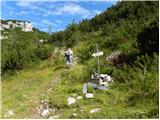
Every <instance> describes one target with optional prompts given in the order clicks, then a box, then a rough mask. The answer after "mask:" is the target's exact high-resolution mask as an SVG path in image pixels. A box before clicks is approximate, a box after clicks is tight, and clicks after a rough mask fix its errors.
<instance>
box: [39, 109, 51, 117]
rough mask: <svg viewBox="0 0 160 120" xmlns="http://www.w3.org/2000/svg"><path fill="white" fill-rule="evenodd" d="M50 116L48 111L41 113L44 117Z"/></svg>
mask: <svg viewBox="0 0 160 120" xmlns="http://www.w3.org/2000/svg"><path fill="white" fill-rule="evenodd" d="M48 114H49V110H48V109H45V110H43V111H42V113H41V115H42V116H47V115H48Z"/></svg>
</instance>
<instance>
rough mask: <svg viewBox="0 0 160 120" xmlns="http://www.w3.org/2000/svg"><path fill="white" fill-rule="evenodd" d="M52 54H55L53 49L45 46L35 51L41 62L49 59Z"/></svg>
mask: <svg viewBox="0 0 160 120" xmlns="http://www.w3.org/2000/svg"><path fill="white" fill-rule="evenodd" d="M52 52H53V47H52V46H48V45H43V46H40V47H38V48H36V49H35V54H36V56H37V57H38V58H40V59H41V60H44V59H47V58H49V57H50V56H51V54H52Z"/></svg>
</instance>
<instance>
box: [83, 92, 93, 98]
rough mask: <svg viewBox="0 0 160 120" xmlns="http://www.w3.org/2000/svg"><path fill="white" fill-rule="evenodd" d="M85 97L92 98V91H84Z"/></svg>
mask: <svg viewBox="0 0 160 120" xmlns="http://www.w3.org/2000/svg"><path fill="white" fill-rule="evenodd" d="M85 98H93V93H86V95H85Z"/></svg>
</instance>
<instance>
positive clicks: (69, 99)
mask: <svg viewBox="0 0 160 120" xmlns="http://www.w3.org/2000/svg"><path fill="white" fill-rule="evenodd" d="M76 101H77V100H76V99H75V98H73V97H69V98H68V99H67V102H68V105H72V104H74V103H75V102H76Z"/></svg>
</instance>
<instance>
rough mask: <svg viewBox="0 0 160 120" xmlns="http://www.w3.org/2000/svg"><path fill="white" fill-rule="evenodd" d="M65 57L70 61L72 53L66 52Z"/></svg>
mask: <svg viewBox="0 0 160 120" xmlns="http://www.w3.org/2000/svg"><path fill="white" fill-rule="evenodd" d="M65 57H66V59H67V60H68V61H69V57H70V52H69V51H66V52H65Z"/></svg>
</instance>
